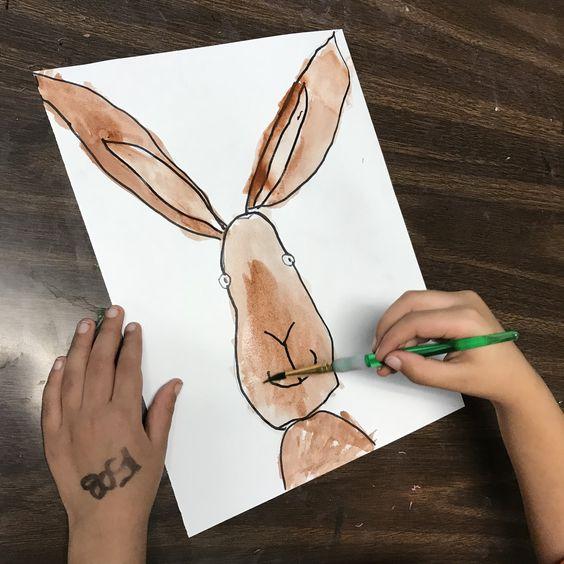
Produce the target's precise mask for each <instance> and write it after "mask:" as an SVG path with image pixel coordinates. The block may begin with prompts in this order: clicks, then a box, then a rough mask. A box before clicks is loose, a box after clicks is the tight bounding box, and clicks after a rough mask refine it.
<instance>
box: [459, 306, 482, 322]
mask: <svg viewBox="0 0 564 564" xmlns="http://www.w3.org/2000/svg"><path fill="white" fill-rule="evenodd" d="M460 315H461V317H462V318H464V319H465V320H467V321H470V322H472V323H477V322H479V321H481V320H482V316H481V315H480V312H479V311H478V310H477V309H476V308H474V307H469V306H466V307H463V308H461V309H460Z"/></svg>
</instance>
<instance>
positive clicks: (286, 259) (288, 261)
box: [282, 253, 296, 266]
mask: <svg viewBox="0 0 564 564" xmlns="http://www.w3.org/2000/svg"><path fill="white" fill-rule="evenodd" d="M282 262H283V263H284V264H285V265H286V266H294V263H295V262H296V259H295V258H294V255H291V254H290V253H284V254H283V255H282Z"/></svg>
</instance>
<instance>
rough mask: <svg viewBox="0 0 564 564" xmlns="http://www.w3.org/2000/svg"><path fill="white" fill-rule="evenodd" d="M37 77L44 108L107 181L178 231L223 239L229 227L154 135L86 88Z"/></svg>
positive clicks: (46, 77) (41, 76)
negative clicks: (131, 194)
mask: <svg viewBox="0 0 564 564" xmlns="http://www.w3.org/2000/svg"><path fill="white" fill-rule="evenodd" d="M35 77H36V79H37V83H38V86H39V92H40V94H41V97H42V99H43V102H44V104H45V107H46V108H47V109H48V110H49V111H51V112H52V113H53V114H54V115H55V119H56V120H57V121H58V122H59V123H60V124H61V125H63V126H65V127H67V128H68V129H70V130H71V131H72V132H73V133H74V134H75V135H76V137H78V139H79V140H80V142H81V143H82V146H83V148H84V149H85V150H86V153H87V154H88V156H89V157H90V159H91V160H92V161H93V162H94V163H95V164H96V165H97V166H98V167H100V168H101V169H102V170H103V171H104V172H105V173H106V174H107V175H108V176H110V177H111V178H112V179H113V180H115V181H116V182H117V183H118V184H120V185H121V186H123V187H124V188H126V189H127V190H129V191H130V192H132V193H133V194H135V195H136V196H137V197H138V198H139V199H141V200H142V201H143V202H145V203H146V204H147V205H148V206H149V207H150V208H152V209H153V210H155V211H156V212H157V213H159V214H160V215H162V216H163V217H165V218H166V219H168V220H169V221H171V222H172V223H174V224H175V225H177V226H178V227H180V228H182V229H184V230H186V231H189V232H191V233H194V234H196V235H201V236H202V237H211V238H214V239H221V238H222V237H223V231H224V229H225V223H224V222H223V221H222V220H221V218H220V217H219V216H218V214H217V213H216V212H215V210H214V209H213V207H212V206H211V204H210V201H209V199H208V197H207V196H206V194H204V192H202V190H200V188H198V186H197V185H196V184H195V183H194V182H193V181H192V179H191V178H190V177H189V176H188V175H187V174H186V173H185V172H184V171H182V170H181V169H180V168H178V167H177V166H176V164H175V163H174V162H173V161H172V159H171V158H170V157H169V155H168V153H167V152H166V149H165V148H164V146H163V145H162V143H161V142H160V140H159V139H158V138H157V137H156V136H155V135H154V134H153V133H151V132H150V131H149V130H147V129H145V128H144V127H143V126H142V125H141V124H140V123H139V122H138V121H137V120H136V119H135V118H133V117H132V116H130V115H129V114H128V113H127V112H125V111H124V110H122V109H120V108H118V107H117V106H114V105H113V104H112V103H111V102H110V101H109V100H107V99H106V98H104V97H103V96H101V95H100V94H98V93H97V92H95V91H94V90H92V89H90V88H88V87H86V86H82V85H80V84H75V83H73V82H68V81H66V80H62V79H61V78H53V77H50V76H47V75H44V74H36V75H35Z"/></svg>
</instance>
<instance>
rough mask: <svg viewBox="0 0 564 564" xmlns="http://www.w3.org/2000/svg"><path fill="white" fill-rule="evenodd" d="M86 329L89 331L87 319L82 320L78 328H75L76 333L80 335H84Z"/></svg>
mask: <svg viewBox="0 0 564 564" xmlns="http://www.w3.org/2000/svg"><path fill="white" fill-rule="evenodd" d="M88 329H90V320H89V319H83V320H82V321H81V322H80V323H79V324H78V327H77V328H76V332H77V333H80V334H81V335H82V334H84V333H86V332H87V331H88Z"/></svg>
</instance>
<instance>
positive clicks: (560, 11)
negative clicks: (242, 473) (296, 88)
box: [0, 0, 564, 563]
mask: <svg viewBox="0 0 564 564" xmlns="http://www.w3.org/2000/svg"><path fill="white" fill-rule="evenodd" d="M339 27H342V28H343V29H344V31H345V34H346V36H347V40H348V42H349V47H350V50H351V52H352V56H353V60H354V63H355V66H356V69H357V71H358V74H359V77H360V81H361V84H362V87H363V89H364V94H365V96H366V100H367V102H368V106H369V108H370V112H371V115H372V119H373V121H374V124H375V127H376V130H377V132H378V136H379V139H380V142H381V145H382V149H383V151H384V155H385V157H386V161H387V164H388V167H389V171H390V174H391V177H392V181H393V183H394V186H395V189H396V192H397V195H398V198H399V201H400V205H401V208H402V211H403V213H404V216H405V220H406V222H407V226H408V229H409V232H410V234H411V237H412V240H413V244H414V246H415V250H416V253H417V256H418V258H419V261H420V264H421V268H422V270H423V274H424V276H425V279H426V282H427V284H428V286H429V287H433V288H441V289H445V290H455V289H461V288H467V287H471V288H474V289H475V290H476V291H478V292H479V293H480V294H482V296H483V297H484V298H485V300H486V301H487V302H488V303H489V304H490V305H491V306H492V307H493V309H494V311H495V313H496V314H497V315H498V316H499V317H500V319H501V320H502V322H503V323H505V324H507V325H511V326H513V327H516V328H518V329H520V330H521V331H522V333H523V338H522V341H521V347H522V349H523V350H524V352H525V353H526V354H527V356H528V357H529V358H530V359H531V361H532V362H533V363H534V364H535V366H536V367H537V368H538V370H539V371H540V373H541V374H542V375H543V376H544V378H545V379H546V381H547V383H548V384H549V386H550V387H551V389H552V391H553V392H554V394H555V395H556V397H557V399H558V400H562V399H564V381H563V376H562V375H563V374H564V359H563V348H562V345H561V339H562V335H564V331H563V329H564V324H563V322H562V312H563V311H564V289H563V285H564V284H563V272H564V268H563V266H564V265H563V256H564V221H563V220H564V206H563V188H564V183H563V181H562V168H563V166H564V125H563V121H564V87H563V84H564V76H563V75H564V64H563V61H564V58H563V47H564V37H563V30H564V5H563V4H562V3H561V2H552V1H549V0H529V1H526V0H487V1H486V0H473V1H472V2H448V1H439V0H409V1H408V2H402V1H396V0H374V1H351V2H346V1H337V0H335V1H326V0H325V1H322V0H317V1H315V0H310V1H307V2H297V1H292V0H291V1H285V2H283V3H281V2H267V1H265V0H256V1H250V0H249V1H245V2H232V1H230V0H202V1H199V2H181V1H179V0H167V1H165V0H163V1H156V0H155V1H148V0H143V1H136V2H112V1H110V0H108V1H93V0H88V1H87V0H74V1H73V2H68V1H65V0H51V1H49V2H47V1H44V0H43V1H42V0H2V3H1V4H0V100H1V103H0V178H1V181H0V208H1V221H0V249H1V256H2V268H1V270H0V293H1V296H0V304H1V312H2V321H1V337H0V339H1V341H0V354H1V357H0V452H1V457H0V478H1V479H0V508H1V513H0V545H1V546H2V550H1V552H0V561H2V562H10V563H19V562H21V563H24V562H25V563H28V562H33V561H40V562H42V563H51V562H62V561H64V558H65V543H66V526H65V515H64V512H63V510H62V508H61V505H60V503H59V501H58V498H57V495H56V490H55V487H54V485H53V483H52V481H51V479H50V476H49V473H48V470H47V467H46V465H45V462H44V459H43V454H42V445H41V434H40V429H39V409H40V398H41V391H42V387H43V383H44V380H45V377H46V374H47V370H48V367H49V366H50V363H51V362H52V360H53V358H54V357H55V356H56V355H57V354H61V353H63V352H64V351H65V350H66V347H67V345H68V342H69V337H70V335H71V332H72V330H73V327H74V323H75V322H76V320H77V319H78V318H80V317H82V316H85V315H91V314H93V313H95V310H96V308H97V307H98V306H100V305H107V303H108V297H107V293H106V290H105V287H104V283H103V281H102V278H101V276H100V273H99V270H98V267H97V264H96V260H95V257H94V255H93V253H92V249H91V247H90V243H89V240H88V235H87V233H86V231H85V228H84V225H83V222H82V219H81V217H80V213H79V211H78V208H77V205H76V202H75V200H74V197H73V194H72V190H71V188H70V185H69V182H68V179H67V176H66V174H65V170H64V167H63V163H62V161H61V159H60V156H59V153H58V149H57V147H56V144H55V141H54V138H53V135H52V133H51V129H50V127H49V124H48V122H47V119H46V116H45V112H44V110H43V107H42V105H41V103H40V100H39V96H38V94H37V91H36V88H35V84H34V81H33V79H32V76H31V72H30V71H31V70H33V69H40V68H52V67H60V66H66V65H74V64H82V63H88V62H93V61H99V60H104V59H111V58H117V57H125V56H131V55H142V54H146V53H154V52H163V51H168V50H174V49H185V48H190V47H199V46H204V45H212V44H216V43H225V42H229V41H239V40H243V39H251V38H255V37H261V36H267V35H275V34H282V33H288V32H298V31H307V30H315V29H324V28H339ZM414 485H420V486H421V488H420V489H417V488H415V491H413V490H412V488H413V486H414ZM148 559H149V562H159V563H169V562H170V563H172V562H198V563H211V562H213V563H217V562H229V563H237V562H245V563H248V562H257V563H258V562H272V563H281V562H348V563H361V562H395V563H396V562H412V561H417V562H475V561H478V560H480V561H484V562H533V561H534V558H533V553H532V548H531V545H530V541H529V539H528V534H527V528H526V524H525V520H524V515H523V511H522V506H521V501H520V498H519V493H518V489H517V484H516V481H515V478H514V475H513V473H512V470H511V466H510V464H509V461H508V458H507V455H506V453H505V451H504V448H503V445H502V443H501V441H500V437H499V433H498V430H497V426H496V423H495V418H494V415H493V412H492V409H491V407H490V406H489V405H488V404H487V403H485V402H482V401H480V400H475V399H472V398H468V399H467V408H466V409H464V410H462V411H460V412H458V413H456V414H454V415H452V416H450V417H447V418H445V419H443V420H441V421H438V422H436V423H434V424H432V425H430V426H428V427H426V428H424V429H421V430H420V431H418V432H417V433H414V434H412V435H410V436H408V437H405V438H403V439H401V440H400V441H397V442H396V443H393V444H391V445H389V446H387V447H385V448H382V449H380V450H378V451H376V452H375V453H373V454H371V455H368V456H366V457H364V458H362V459H360V460H358V461H356V462H354V463H352V464H349V465H347V466H346V467H344V468H341V469H339V470H337V471H335V472H332V473H330V474H329V475H326V476H324V477H323V478H321V479H319V480H316V481H315V482H313V483H310V484H308V485H306V486H305V487H301V488H298V489H296V490H294V491H292V492H289V493H288V494H287V495H284V496H282V497H280V498H277V499H275V500H273V501H271V502H269V503H266V504H264V505H262V506H260V507H258V508H256V509H253V510H251V511H249V512H247V513H245V514H243V515H240V516H238V517H236V518H234V519H231V520H230V521H228V522H226V523H224V524H222V525H220V526H218V527H215V528H213V529H212V530H210V531H207V532H205V533H202V534H200V535H197V536H196V537H194V538H193V539H190V540H188V539H187V538H186V536H185V533H184V529H183V526H182V523H181V519H180V515H179V513H178V509H177V507H176V503H175V500H174V496H173V493H172V490H171V487H170V484H169V482H168V479H167V478H166V477H165V478H163V483H162V485H161V488H160V490H159V494H158V498H157V502H156V506H155V509H154V512H153V516H152V520H151V527H150V534H149V558H148Z"/></svg>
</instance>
